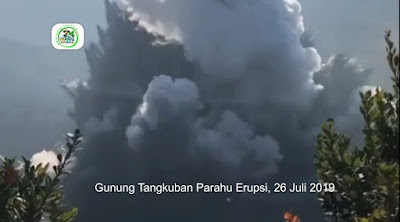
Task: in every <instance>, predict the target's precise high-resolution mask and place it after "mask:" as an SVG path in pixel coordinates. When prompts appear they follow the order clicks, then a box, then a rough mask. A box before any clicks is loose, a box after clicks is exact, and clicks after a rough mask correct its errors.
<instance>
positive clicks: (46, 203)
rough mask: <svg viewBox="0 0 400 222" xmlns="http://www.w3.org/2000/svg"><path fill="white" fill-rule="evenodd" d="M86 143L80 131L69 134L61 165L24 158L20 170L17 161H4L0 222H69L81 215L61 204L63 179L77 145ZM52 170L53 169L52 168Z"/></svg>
mask: <svg viewBox="0 0 400 222" xmlns="http://www.w3.org/2000/svg"><path fill="white" fill-rule="evenodd" d="M82 141H83V139H82V136H81V133H80V131H79V130H75V133H74V134H72V133H68V134H67V136H66V146H65V147H61V148H60V153H59V154H58V155H57V161H58V164H57V165H55V166H52V167H50V165H49V164H46V165H43V164H41V163H40V164H38V165H36V166H34V165H32V164H31V162H30V161H29V160H27V159H25V158H23V164H22V166H21V167H20V168H21V169H18V167H17V166H16V163H15V159H7V158H5V159H3V161H2V165H1V166H0V176H1V177H0V222H39V221H43V220H44V221H51V222H70V221H72V220H73V219H74V218H75V216H76V215H77V213H78V210H77V209H76V208H72V209H67V207H66V206H65V205H64V204H62V200H63V197H64V196H63V192H62V186H61V185H60V182H61V177H62V176H63V175H65V174H68V173H69V171H68V170H67V166H68V164H70V163H71V161H72V157H73V154H74V153H75V152H76V151H77V150H78V148H77V146H78V145H79V144H80V143H81V142H82ZM49 168H50V169H49Z"/></svg>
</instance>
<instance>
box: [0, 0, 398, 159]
mask: <svg viewBox="0 0 400 222" xmlns="http://www.w3.org/2000/svg"><path fill="white" fill-rule="evenodd" d="M300 2H301V3H302V6H303V14H304V19H305V22H306V27H308V28H310V29H311V30H312V31H313V32H316V33H317V36H316V45H317V48H318V50H319V53H320V54H321V55H322V57H323V59H324V60H325V59H326V58H327V57H328V56H330V55H331V54H334V53H340V52H344V53H347V54H349V55H350V56H354V57H356V58H358V59H359V61H360V62H361V63H362V64H368V66H371V67H372V68H373V69H374V70H375V72H374V73H373V75H372V77H371V84H373V85H383V86H386V87H387V86H390V80H389V76H388V73H387V72H386V73H382V72H384V71H386V66H385V64H384V56H383V55H384V53H385V52H384V44H383V31H384V30H386V29H389V28H390V29H393V30H394V34H395V35H398V27H399V24H398V23H399V22H398V20H397V18H398V13H399V12H398V7H399V6H398V4H399V2H398V1H397V0H387V1H384V2H385V3H383V1H381V0H352V1H348V0H334V1H331V0H302V1H300ZM59 22H78V23H80V24H82V25H83V26H84V27H85V32H86V33H85V37H86V44H87V43H88V42H89V41H97V39H98V38H97V31H96V25H97V24H100V25H101V26H104V25H105V12H104V1H103V0H85V1H82V0H70V1H69V2H68V4H61V3H60V2H59V1H54V0H40V1H30V0H19V1H17V0H9V1H3V2H2V4H1V7H0V27H1V30H2V31H1V32H0V39H1V42H0V45H1V46H5V45H7V46H8V47H2V49H1V50H0V59H1V60H3V62H2V63H0V64H1V66H2V67H0V71H1V73H0V77H1V78H0V87H2V89H1V90H0V92H1V93H3V96H2V97H0V98H2V99H3V98H4V93H7V94H9V95H7V98H8V99H7V100H6V101H4V100H3V101H0V110H1V112H4V113H18V112H19V113H24V115H25V116H29V115H30V114H32V113H39V114H38V115H42V116H41V118H39V119H46V118H49V117H48V114H46V112H50V110H51V107H58V109H57V111H52V112H53V113H52V116H53V117H54V118H55V119H59V118H65V121H64V122H68V118H66V117H65V116H66V111H67V107H68V105H69V100H68V99H67V98H66V97H65V96H64V93H63V91H62V89H61V88H60V87H58V85H59V83H60V81H61V80H62V79H74V78H77V77H83V78H85V76H86V73H87V65H86V61H85V57H84V51H83V50H79V51H75V52H68V53H67V52H65V51H55V50H53V48H52V46H51V43H50V29H51V27H52V26H53V25H54V24H55V23H59ZM18 42H21V43H23V44H21V43H18ZM30 45H32V46H30ZM10 55H11V56H10ZM22 55H26V57H23V56H22ZM29 55H31V56H29ZM22 58H27V59H23V60H22ZM44 58H47V61H48V62H52V63H53V65H52V66H51V67H53V68H51V69H48V68H46V66H47V65H46V63H44V62H43V59H44ZM57 58H73V59H72V61H70V62H69V63H68V66H70V67H71V68H70V71H69V72H67V71H65V63H64V62H59V61H57ZM10 60H11V61H12V62H4V61H10ZM67 60H68V59H67ZM71 62H73V64H71ZM21 64H25V65H24V66H25V68H24V67H22V65H21ZM29 67H36V68H34V69H32V68H29ZM63 69H64V71H60V72H58V74H53V73H46V72H49V70H63ZM5 72H7V73H8V74H5ZM32 72H40V73H35V75H33V73H32ZM55 72H57V71H55ZM11 73H12V74H11ZM33 76H34V77H33ZM49 76H50V77H51V78H48V77H49ZM30 78H34V79H35V81H38V82H40V84H30ZM17 80H18V81H19V82H20V84H22V85H24V84H25V85H30V87H31V88H32V90H30V91H29V92H25V91H22V90H18V87H19V86H15V85H13V84H14V83H15V82H17ZM6 86H8V88H7V87H6ZM35 87H36V88H35ZM50 90H54V92H49V91H50ZM16 91H19V93H16ZM44 91H45V92H46V93H43V92H44ZM35 93H38V95H39V93H40V95H41V96H40V97H39V96H35V95H34V94H35ZM27 99H29V101H30V104H32V105H31V106H14V105H11V103H13V104H25V103H26V102H25V101H26V100H27ZM64 109H65V111H62V110H64ZM57 112H58V113H57ZM2 118H3V122H4V121H5V118H6V117H4V116H3V117H0V120H1V119H2ZM7 118H8V119H7V120H8V121H11V122H13V121H21V118H20V117H17V116H15V115H14V118H15V119H12V118H11V117H7ZM10 118H11V119H10ZM49 122H54V121H39V122H37V123H40V124H41V125H42V128H43V129H47V130H45V132H47V133H49V138H47V139H48V140H50V141H51V142H50V143H52V142H56V140H57V137H56V135H58V134H59V133H60V132H57V134H55V133H54V130H52V129H51V128H52V125H51V124H50V123H49ZM0 123H2V122H1V121H0ZM32 124H33V123H31V124H30V126H31V127H26V129H25V130H24V131H19V133H29V134H32V135H34V134H35V133H37V132H36V131H35V127H32ZM4 126H5V124H3V126H1V125H0V131H4V130H5V128H4ZM68 126H69V125H68ZM61 128H62V129H63V127H61ZM64 128H65V127H64ZM39 137H40V135H39ZM0 139H1V140H0V147H1V148H0V149H1V151H3V153H4V152H5V151H4V149H6V150H7V152H6V153H8V154H10V153H14V151H16V152H15V155H19V154H20V151H21V150H23V146H25V145H28V144H24V143H20V142H18V143H17V142H12V140H10V139H8V140H5V139H2V136H0ZM44 140H45V139H41V140H40V141H44ZM5 141H7V142H5ZM10 143H11V144H10ZM15 146H17V147H19V148H18V149H16V150H15V149H11V148H7V147H15ZM4 147H6V148H4ZM10 149H11V150H10ZM27 149H28V150H29V151H27V153H31V150H36V149H37V147H35V148H27ZM12 150H14V151H12ZM17 151H18V152H17Z"/></svg>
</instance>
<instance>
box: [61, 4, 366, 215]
mask: <svg viewBox="0 0 400 222" xmlns="http://www.w3.org/2000/svg"><path fill="white" fill-rule="evenodd" d="M127 4H128V5H121V6H120V7H118V6H117V5H115V4H110V3H106V9H107V11H106V13H107V22H108V27H107V28H106V29H102V28H99V30H98V32H99V38H100V44H98V45H96V44H92V45H90V46H89V47H88V48H87V50H86V54H87V60H88V63H89V66H90V78H89V80H88V81H73V82H70V83H67V84H65V85H64V87H65V88H66V90H67V92H68V93H69V94H70V95H71V97H72V98H73V101H74V104H75V106H74V108H73V109H72V110H71V113H70V115H71V117H72V118H73V119H74V120H75V121H76V123H77V125H78V126H79V128H81V129H82V130H83V133H84V134H85V135H86V143H85V150H84V152H83V153H82V157H81V160H80V161H79V163H78V171H77V173H76V174H75V175H73V179H72V180H71V181H70V182H69V183H68V184H67V188H68V189H69V195H70V201H71V202H73V203H74V205H76V206H77V207H78V208H79V209H80V215H79V216H78V218H79V219H78V220H82V221H111V220H117V221H123V220H127V219H129V220H138V221H155V220H161V219H163V220H168V221H172V220H175V221H213V220H222V221H265V219H266V218H268V220H270V221H278V220H279V219H280V218H281V214H279V213H278V214H277V213H276V212H284V211H285V210H287V209H288V208H291V209H293V210H295V211H296V212H301V213H302V215H301V218H302V219H303V220H305V221H320V219H321V217H322V211H321V210H320V207H319V204H318V202H317V201H316V198H315V196H314V195H313V194H269V195H266V196H262V195H257V196H252V195H228V196H227V195H224V194H218V195H214V194H209V195H205V196H203V195H198V194H190V195H180V194H166V195H162V196H151V195H140V194H138V195H137V196H136V195H135V196H134V197H131V196H129V195H121V194H96V193H95V191H94V190H93V186H94V184H95V183H97V182H102V183H104V184H107V183H112V184H119V183H128V184H129V183H136V182H147V183H162V182H165V183H174V182H177V183H196V182H205V183H220V182H226V183H230V182H248V183H258V182H260V183H263V182H270V183H273V182H281V181H283V182H287V183H292V182H312V181H315V180H316V178H315V169H314V166H313V161H312V158H313V154H314V136H315V135H316V133H317V132H318V130H319V125H320V123H321V122H322V121H323V120H326V119H328V118H335V119H337V120H338V121H339V122H340V121H342V122H343V123H346V124H345V125H344V126H343V131H345V132H347V133H350V134H351V135H354V136H357V134H356V133H355V132H359V131H360V129H361V128H362V122H361V118H354V116H355V115H356V113H357V110H358V106H359V101H358V100H357V96H358V91H360V90H364V89H366V88H368V87H367V86H364V85H365V84H366V79H367V78H368V75H369V73H370V70H368V69H364V68H362V67H361V66H359V65H358V64H357V62H356V61H355V60H354V59H350V58H348V57H346V56H343V55H335V56H332V57H331V58H330V59H329V60H328V61H326V62H322V61H321V58H320V56H319V54H318V52H317V50H316V49H315V48H313V47H311V46H312V45H313V44H312V40H310V41H309V42H305V41H304V37H303V38H302V36H303V34H304V32H305V29H304V24H303V17H302V14H301V6H300V4H299V3H298V2H297V1H282V0H274V1H253V2H243V1H236V0H231V1H217V0H208V1H179V0H170V1H165V2H163V1H161V2H159V1H134V0H132V1H129V3H128V2H127ZM131 6H133V8H131ZM121 8H122V9H121ZM301 39H302V41H301ZM338 125H341V124H338ZM356 138H357V137H356ZM67 196H68V195H67ZM227 197H229V198H231V199H232V201H231V202H227V201H226V198H227ZM116 206H118V207H116Z"/></svg>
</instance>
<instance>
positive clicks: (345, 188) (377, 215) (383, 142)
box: [315, 32, 399, 222]
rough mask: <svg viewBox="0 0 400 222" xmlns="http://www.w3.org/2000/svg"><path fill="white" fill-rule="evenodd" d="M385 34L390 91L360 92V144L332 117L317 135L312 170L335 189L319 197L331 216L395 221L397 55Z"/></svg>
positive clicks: (336, 218)
mask: <svg viewBox="0 0 400 222" xmlns="http://www.w3.org/2000/svg"><path fill="white" fill-rule="evenodd" d="M385 40H386V43H387V48H386V50H387V61H388V64H389V67H390V69H391V71H392V73H393V76H392V80H393V82H394V85H393V88H394V92H393V93H390V92H385V91H384V90H382V89H379V88H377V89H376V90H375V91H367V92H365V93H360V97H361V107H360V111H361V113H362V115H363V117H364V120H365V126H364V130H363V133H364V147H363V148H362V149H358V148H352V147H350V137H349V136H347V135H343V134H340V133H337V132H336V131H335V130H334V121H333V120H329V121H328V122H326V123H323V125H322V132H321V133H320V134H319V135H318V137H317V153H316V156H315V165H316V167H317V176H318V178H319V180H320V182H323V183H334V184H335V186H336V190H337V192H334V193H328V192H321V193H319V194H318V197H319V200H320V201H321V202H322V207H323V208H324V210H325V212H326V214H327V215H329V216H330V217H331V218H332V220H333V221H346V222H347V221H352V222H353V221H360V222H392V221H393V222H394V221H399V55H398V53H397V51H396V48H395V47H394V44H393V42H392V41H391V40H390V32H387V33H386V35H385Z"/></svg>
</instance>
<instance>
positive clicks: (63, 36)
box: [55, 25, 79, 48]
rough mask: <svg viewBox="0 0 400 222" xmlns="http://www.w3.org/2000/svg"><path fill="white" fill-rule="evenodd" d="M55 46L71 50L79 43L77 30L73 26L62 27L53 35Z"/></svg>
mask: <svg viewBox="0 0 400 222" xmlns="http://www.w3.org/2000/svg"><path fill="white" fill-rule="evenodd" d="M55 38H56V39H55V40H56V43H57V45H59V46H61V47H63V48H73V47H74V46H75V45H76V44H78V41H79V32H78V28H77V27H76V26H74V25H64V26H62V27H61V28H59V29H58V30H57V33H56V35H55Z"/></svg>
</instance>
